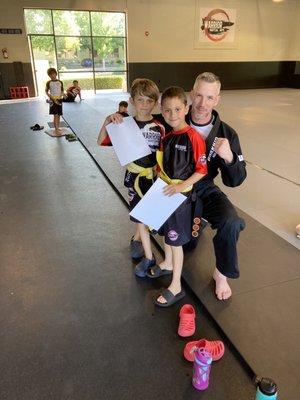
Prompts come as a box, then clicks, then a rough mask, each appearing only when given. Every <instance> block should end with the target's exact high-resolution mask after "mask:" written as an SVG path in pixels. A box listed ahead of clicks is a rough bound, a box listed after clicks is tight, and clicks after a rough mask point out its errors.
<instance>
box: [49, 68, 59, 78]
mask: <svg viewBox="0 0 300 400" xmlns="http://www.w3.org/2000/svg"><path fill="white" fill-rule="evenodd" d="M53 72H54V73H55V74H56V75H57V71H56V69H55V68H48V69H47V75H48V76H50V74H52V73H53Z"/></svg>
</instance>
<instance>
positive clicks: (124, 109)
mask: <svg viewBox="0 0 300 400" xmlns="http://www.w3.org/2000/svg"><path fill="white" fill-rule="evenodd" d="M127 108H128V103H127V101H120V103H119V108H118V111H117V113H118V114H121V115H122V116H123V117H128V116H129V114H128V110H127Z"/></svg>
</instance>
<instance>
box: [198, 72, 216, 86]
mask: <svg viewBox="0 0 300 400" xmlns="http://www.w3.org/2000/svg"><path fill="white" fill-rule="evenodd" d="M199 81H203V82H208V83H214V82H217V83H218V84H219V88H220V89H221V81H220V78H219V77H218V76H217V75H215V74H213V73H212V72H202V74H200V75H198V76H197V78H196V79H195V83H194V87H193V89H195V87H196V86H197V85H198V83H199Z"/></svg>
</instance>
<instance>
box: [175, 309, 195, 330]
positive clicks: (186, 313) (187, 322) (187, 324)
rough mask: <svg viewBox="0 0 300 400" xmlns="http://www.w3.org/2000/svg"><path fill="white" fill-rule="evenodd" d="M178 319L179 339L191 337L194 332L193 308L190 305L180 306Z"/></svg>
mask: <svg viewBox="0 0 300 400" xmlns="http://www.w3.org/2000/svg"><path fill="white" fill-rule="evenodd" d="M179 318H180V321H179V326H178V335H179V336H181V337H189V336H193V334H194V333H195V330H196V326H195V318H196V313H195V309H194V307H193V306H192V305H191V304H185V305H184V306H182V307H181V309H180V312H179Z"/></svg>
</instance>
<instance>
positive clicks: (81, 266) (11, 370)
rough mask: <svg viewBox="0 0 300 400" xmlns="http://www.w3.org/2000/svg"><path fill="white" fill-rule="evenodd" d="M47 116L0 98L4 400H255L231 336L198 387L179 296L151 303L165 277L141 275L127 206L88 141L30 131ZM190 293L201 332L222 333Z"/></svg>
mask: <svg viewBox="0 0 300 400" xmlns="http://www.w3.org/2000/svg"><path fill="white" fill-rule="evenodd" d="M47 121H49V117H48V116H47V108H46V107H45V104H44V103H41V102H22V103H18V104H12V105H3V106H0V125H1V136H0V149H1V150H0V152H1V153H0V155H1V162H0V167H1V168H0V174H1V175H0V181H1V186H0V188H1V189H0V200H1V211H0V219H1V231H0V245H1V266H0V274H1V283H0V284H1V290H0V315H1V333H0V338H1V352H0V369H1V384H0V398H1V400H2V399H3V400H83V399H85V400H96V399H97V400H98V399H101V400H115V399H124V400H127V399H128V400H131V399H137V400H142V399H143V400H152V399H170V400H171V399H172V400H175V399H178V400H181V399H196V398H197V399H199V398H201V399H208V400H209V399H211V400H212V399H214V400H240V399H241V398H243V399H245V400H250V399H252V398H253V394H254V386H253V384H252V382H251V380H250V377H249V373H248V370H247V369H245V368H244V367H243V364H241V362H240V358H239V357H237V356H236V353H235V352H233V351H232V346H231V345H230V343H228V342H227V341H226V340H225V339H224V340H225V343H226V353H225V356H224V358H223V359H222V360H221V361H219V362H218V363H215V364H214V365H213V368H212V372H211V385H210V387H209V389H208V390H207V391H206V392H203V393H199V392H197V391H196V390H195V389H193V388H192V386H191V373H192V372H191V371H192V369H191V364H189V363H188V362H186V361H185V360H184V359H183V357H182V350H183V347H184V344H185V343H186V342H187V340H183V339H180V338H179V337H178V336H177V333H176V330H177V324H178V311H179V308H180V304H178V305H176V306H174V307H173V308H171V309H168V310H161V309H157V308H156V307H155V306H154V302H153V299H154V297H155V295H156V293H157V291H158V290H159V288H160V287H161V286H162V285H166V284H167V282H152V281H151V282H148V281H144V280H138V279H136V278H135V277H134V275H133V273H132V269H133V267H134V265H133V264H132V262H131V260H130V257H129V254H128V239H129V235H130V232H129V231H130V228H129V227H130V224H129V222H128V212H127V208H126V206H125V205H124V203H123V202H122V201H121V200H120V198H119V197H118V195H117V194H116V193H115V192H114V190H113V189H112V187H111V186H110V185H109V184H108V183H107V181H106V180H105V179H104V177H103V175H102V174H101V173H100V171H99V169H98V168H97V166H96V165H95V163H94V162H93V161H92V160H91V158H90V157H89V155H88V154H87V152H86V151H85V150H84V148H83V147H82V145H81V144H80V143H79V142H73V143H69V142H67V141H66V140H65V139H64V138H59V139H57V138H51V137H49V136H48V135H46V134H44V133H43V132H42V131H41V132H33V131H31V130H30V129H29V127H30V126H31V125H33V123H35V122H39V123H40V124H43V125H46V123H47ZM155 253H156V255H157V257H159V254H158V253H157V251H155ZM187 290H188V289H187ZM188 293H189V291H188ZM185 301H186V302H190V303H192V304H194V305H195V307H196V310H197V331H196V334H195V335H194V338H193V339H198V338H200V337H205V338H207V339H220V338H222V337H220V334H219V333H218V332H219V331H217V330H216V329H215V324H214V323H213V322H212V321H211V319H210V318H209V317H208V316H207V314H206V312H205V310H204V309H203V308H202V306H201V305H200V304H199V302H198V301H197V299H196V298H195V297H194V296H193V295H191V293H189V294H188V296H187V297H186V299H185Z"/></svg>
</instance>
